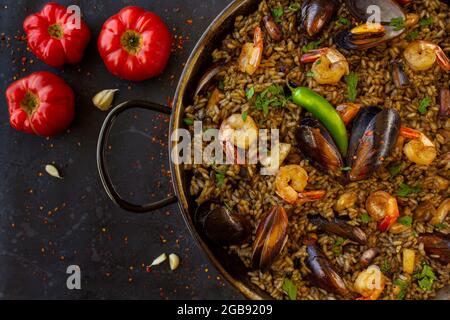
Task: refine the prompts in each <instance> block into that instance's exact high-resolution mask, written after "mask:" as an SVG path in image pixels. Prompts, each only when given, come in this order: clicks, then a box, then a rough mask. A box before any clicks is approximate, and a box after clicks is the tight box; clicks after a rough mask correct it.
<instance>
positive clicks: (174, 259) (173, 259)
mask: <svg viewBox="0 0 450 320" xmlns="http://www.w3.org/2000/svg"><path fill="white" fill-rule="evenodd" d="M169 264H170V270H172V271H173V270H176V269H177V268H178V266H179V265H180V258H179V257H178V256H177V255H176V254H175V253H172V254H170V255H169Z"/></svg>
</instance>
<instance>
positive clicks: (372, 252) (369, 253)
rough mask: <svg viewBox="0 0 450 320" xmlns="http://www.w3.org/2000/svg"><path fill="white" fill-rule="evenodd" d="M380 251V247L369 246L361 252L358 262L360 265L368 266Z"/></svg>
mask: <svg viewBox="0 0 450 320" xmlns="http://www.w3.org/2000/svg"><path fill="white" fill-rule="evenodd" d="M379 253H380V249H378V248H370V249H367V250H366V251H364V252H363V254H362V255H361V258H359V263H360V264H361V265H362V266H364V267H365V266H368V265H369V264H371V263H372V261H373V259H375V257H376V256H378V254H379Z"/></svg>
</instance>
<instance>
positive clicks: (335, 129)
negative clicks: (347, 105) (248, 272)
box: [292, 87, 348, 156]
mask: <svg viewBox="0 0 450 320" xmlns="http://www.w3.org/2000/svg"><path fill="white" fill-rule="evenodd" d="M292 100H293V101H294V103H296V104H298V105H299V106H301V107H303V108H305V109H306V110H308V111H309V112H311V113H312V114H313V115H314V116H315V117H316V118H317V119H319V120H320V122H322V123H323V125H324V126H325V127H326V128H327V129H328V131H329V132H330V134H331V136H332V137H333V139H334V141H335V142H336V145H337V146H338V148H339V150H340V151H341V153H342V155H344V156H346V155H347V148H348V136H347V129H346V128H345V124H344V121H342V118H341V116H340V115H339V114H338V113H337V111H336V109H335V108H334V107H333V106H332V105H331V104H330V103H329V102H328V101H327V100H326V99H325V98H324V97H322V96H321V95H319V94H317V93H315V92H314V91H312V90H311V89H308V88H305V87H299V88H296V89H292Z"/></svg>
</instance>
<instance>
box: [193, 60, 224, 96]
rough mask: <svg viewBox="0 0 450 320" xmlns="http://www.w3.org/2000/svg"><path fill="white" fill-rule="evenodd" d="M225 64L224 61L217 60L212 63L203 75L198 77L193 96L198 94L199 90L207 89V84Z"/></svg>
mask: <svg viewBox="0 0 450 320" xmlns="http://www.w3.org/2000/svg"><path fill="white" fill-rule="evenodd" d="M224 66H225V61H224V60H223V61H219V62H216V63H215V64H213V65H212V66H211V67H210V68H209V69H208V70H206V72H205V73H204V74H203V76H202V77H201V78H200V80H199V82H198V85H197V88H196V89H195V92H194V97H195V96H197V95H199V94H200V93H201V92H203V91H205V90H207V89H208V87H209V85H210V84H211V82H212V80H213V79H214V78H215V77H216V76H217V74H219V72H221V71H222V70H223V68H224Z"/></svg>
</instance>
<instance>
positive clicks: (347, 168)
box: [341, 167, 352, 171]
mask: <svg viewBox="0 0 450 320" xmlns="http://www.w3.org/2000/svg"><path fill="white" fill-rule="evenodd" d="M341 171H352V167H343V168H341Z"/></svg>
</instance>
